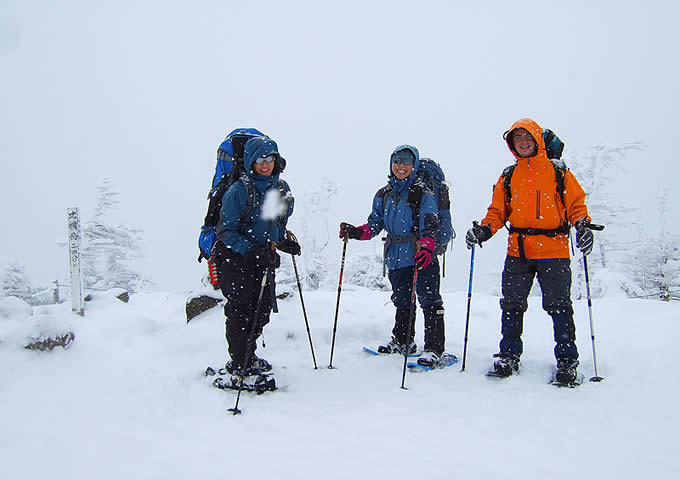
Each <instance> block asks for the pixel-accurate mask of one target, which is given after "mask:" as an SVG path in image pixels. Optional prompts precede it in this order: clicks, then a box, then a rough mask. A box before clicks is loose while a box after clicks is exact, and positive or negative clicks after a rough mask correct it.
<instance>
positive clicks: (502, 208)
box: [480, 175, 508, 234]
mask: <svg viewBox="0 0 680 480" xmlns="http://www.w3.org/2000/svg"><path fill="white" fill-rule="evenodd" d="M507 218H508V212H507V210H506V202H505V184H504V181H503V176H502V175H501V176H500V177H499V178H498V181H497V182H496V185H494V187H493V195H492V197H491V205H489V208H488V209H487V211H486V217H484V218H483V219H482V221H481V222H480V223H481V224H482V225H488V226H489V227H490V228H491V233H492V234H495V233H496V232H497V231H498V230H500V229H501V228H503V226H504V225H505V221H506V220H507Z"/></svg>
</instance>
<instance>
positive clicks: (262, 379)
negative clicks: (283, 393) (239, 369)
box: [230, 374, 276, 394]
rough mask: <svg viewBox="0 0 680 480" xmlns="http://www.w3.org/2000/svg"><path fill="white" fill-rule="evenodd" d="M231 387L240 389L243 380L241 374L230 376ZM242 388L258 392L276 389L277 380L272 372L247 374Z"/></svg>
mask: <svg viewBox="0 0 680 480" xmlns="http://www.w3.org/2000/svg"><path fill="white" fill-rule="evenodd" d="M230 381H231V387H230V388H231V389H233V390H238V389H239V383H240V382H241V376H240V375H232V376H231V378H230ZM241 389H242V390H247V391H249V392H255V393H258V394H261V393H264V392H267V391H274V390H276V380H275V379H274V376H273V375H272V374H259V375H246V376H244V377H243V384H242V385H241Z"/></svg>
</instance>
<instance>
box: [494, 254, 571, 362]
mask: <svg viewBox="0 0 680 480" xmlns="http://www.w3.org/2000/svg"><path fill="white" fill-rule="evenodd" d="M534 277H538V283H539V285H540V286H541V293H542V295H543V310H545V311H546V312H548V314H549V315H550V316H551V317H552V320H553V332H554V338H555V358H568V359H572V360H576V359H578V349H577V348H576V343H575V342H576V327H575V325H574V310H573V308H572V306H571V298H570V297H571V267H570V260H569V259H568V258H552V259H547V260H530V259H528V260H526V261H522V260H520V259H519V258H518V257H511V256H507V257H506V259H505V267H504V268H503V280H502V287H501V288H502V294H503V297H502V298H501V301H500V304H501V310H502V312H501V334H502V336H503V337H502V339H501V342H500V351H501V353H510V354H512V355H515V356H517V357H519V356H520V355H522V351H523V344H522V338H521V337H522V329H523V317H524V312H526V310H527V308H528V303H527V297H528V296H529V292H530V291H531V287H532V285H533V283H534Z"/></svg>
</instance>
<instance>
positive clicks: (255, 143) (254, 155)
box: [243, 135, 281, 177]
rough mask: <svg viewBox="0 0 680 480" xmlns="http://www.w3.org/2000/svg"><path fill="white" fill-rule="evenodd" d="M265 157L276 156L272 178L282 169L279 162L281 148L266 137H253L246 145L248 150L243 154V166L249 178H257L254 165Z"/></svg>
mask: <svg viewBox="0 0 680 480" xmlns="http://www.w3.org/2000/svg"><path fill="white" fill-rule="evenodd" d="M265 155H275V156H276V162H275V164H274V171H273V172H272V177H274V176H276V175H278V174H279V173H280V170H281V167H280V161H279V159H280V155H279V147H278V145H276V142H275V141H274V140H272V139H271V138H269V137H267V136H266V135H265V136H261V137H253V138H251V139H250V140H248V142H247V143H246V148H245V151H244V154H243V165H244V167H245V169H246V173H247V174H248V176H249V177H255V176H256V175H255V173H254V172H253V163H255V160H257V159H258V158H260V157H264V156H265Z"/></svg>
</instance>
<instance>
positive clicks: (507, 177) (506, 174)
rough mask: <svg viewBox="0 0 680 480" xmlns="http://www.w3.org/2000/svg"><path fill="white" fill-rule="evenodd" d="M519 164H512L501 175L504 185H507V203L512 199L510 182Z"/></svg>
mask: <svg viewBox="0 0 680 480" xmlns="http://www.w3.org/2000/svg"><path fill="white" fill-rule="evenodd" d="M516 166H517V164H512V165H509V166H507V167H505V169H504V170H503V173H502V174H501V177H503V186H504V187H505V203H510V200H511V199H512V192H511V191H510V182H511V181H512V174H513V172H514V171H515V167H516Z"/></svg>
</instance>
